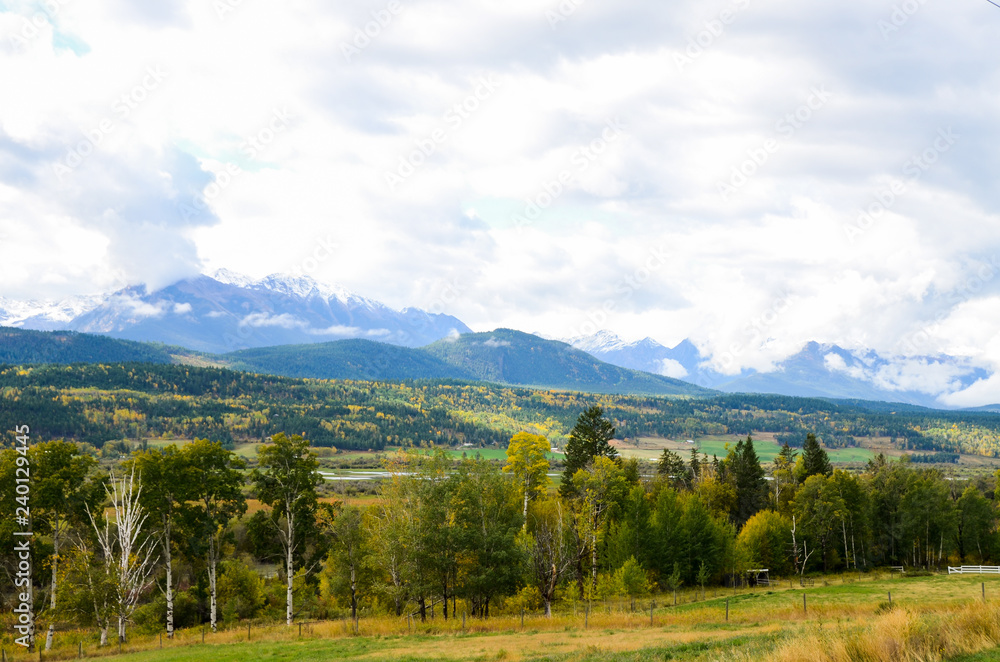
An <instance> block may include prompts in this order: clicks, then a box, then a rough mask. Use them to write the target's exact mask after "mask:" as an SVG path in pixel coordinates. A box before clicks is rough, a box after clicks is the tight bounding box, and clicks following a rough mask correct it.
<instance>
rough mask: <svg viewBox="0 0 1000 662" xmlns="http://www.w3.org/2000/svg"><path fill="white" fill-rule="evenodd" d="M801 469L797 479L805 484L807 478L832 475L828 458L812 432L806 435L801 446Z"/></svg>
mask: <svg viewBox="0 0 1000 662" xmlns="http://www.w3.org/2000/svg"><path fill="white" fill-rule="evenodd" d="M802 469H803V471H802V475H801V476H800V477H799V480H800V481H801V482H805V480H806V478H809V476H815V475H823V476H829V475H830V474H832V473H833V467H832V466H830V458H829V457H828V456H827V454H826V451H825V450H823V448H822V447H821V446H820V445H819V440H818V439H816V435H814V434H813V433H812V432H810V433H809V434H808V435H806V443H805V444H804V445H803V446H802Z"/></svg>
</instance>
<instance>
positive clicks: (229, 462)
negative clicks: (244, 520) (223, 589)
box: [181, 439, 247, 632]
mask: <svg viewBox="0 0 1000 662" xmlns="http://www.w3.org/2000/svg"><path fill="white" fill-rule="evenodd" d="M181 453H182V455H183V456H184V460H185V461H184V465H185V466H186V467H187V473H188V475H189V476H190V479H191V495H190V497H191V500H192V501H193V502H195V503H196V504H197V506H195V507H194V512H193V519H194V521H195V522H197V524H196V526H197V529H198V530H199V531H200V533H201V536H202V537H203V539H204V541H205V542H206V543H207V561H208V588H209V600H210V607H209V621H210V623H211V626H212V632H215V631H216V630H217V629H218V604H219V599H218V572H217V570H218V566H219V553H220V548H221V546H222V542H223V533H224V531H225V529H226V526H227V525H228V524H229V522H230V520H232V519H233V518H234V517H239V516H240V515H242V514H243V513H245V512H246V510H247V501H246V497H244V496H243V490H242V488H243V473H242V470H243V469H244V468H245V467H246V462H244V461H243V460H242V459H241V458H239V457H237V456H236V455H235V454H234V453H232V452H231V451H228V450H226V449H225V448H223V447H222V444H221V443H220V442H214V443H213V442H211V441H209V440H207V439H195V440H194V442H193V443H191V444H189V445H187V446H185V447H184V448H183V450H182V451H181Z"/></svg>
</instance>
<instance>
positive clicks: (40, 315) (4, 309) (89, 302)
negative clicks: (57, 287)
mask: <svg viewBox="0 0 1000 662" xmlns="http://www.w3.org/2000/svg"><path fill="white" fill-rule="evenodd" d="M103 299H104V297H103V296H101V295H84V296H75V297H69V298H66V299H60V300H57V301H55V300H48V299H46V300H30V301H17V300H14V299H6V298H3V297H0V326H20V325H21V323H23V322H25V321H26V320H32V319H36V320H40V321H43V322H49V323H52V324H60V323H66V322H69V321H70V320H72V319H73V318H75V317H77V316H79V315H81V314H83V313H85V312H87V311H88V310H91V309H93V308H96V307H97V306H99V305H100V304H101V302H102V301H103Z"/></svg>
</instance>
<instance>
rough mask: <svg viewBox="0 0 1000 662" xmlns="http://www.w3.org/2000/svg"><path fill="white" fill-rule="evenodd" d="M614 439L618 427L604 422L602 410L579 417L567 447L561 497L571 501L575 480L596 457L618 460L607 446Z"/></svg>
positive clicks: (592, 409) (560, 487) (597, 408)
mask: <svg viewBox="0 0 1000 662" xmlns="http://www.w3.org/2000/svg"><path fill="white" fill-rule="evenodd" d="M614 436H615V427H614V426H613V425H611V422H610V421H609V420H607V419H606V418H604V410H603V409H602V408H601V407H598V406H597V405H595V406H593V407H591V408H589V409H588V410H587V411H585V412H583V413H582V414H580V416H579V418H577V419H576V425H575V426H574V427H573V430H572V431H571V432H570V433H569V441H568V442H567V443H566V468H565V470H564V471H563V479H562V485H560V486H559V493H560V494H562V495H563V496H564V497H569V496H572V495H573V494H574V493H575V489H574V487H573V476H574V475H575V474H576V472H577V471H579V470H580V469H583V468H585V467H586V466H587V465H588V464H589V463H590V462H591V461H592V460H593V459H594V458H595V457H607V458H611V459H612V460H617V459H618V451H616V450H615V448H614V446H612V445H611V444H609V443H608V442H609V441H611V440H612V439H614Z"/></svg>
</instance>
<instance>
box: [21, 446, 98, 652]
mask: <svg viewBox="0 0 1000 662" xmlns="http://www.w3.org/2000/svg"><path fill="white" fill-rule="evenodd" d="M30 454H31V465H32V469H33V473H34V483H35V484H34V488H33V492H32V505H33V508H32V515H33V516H34V521H35V522H36V523H37V524H38V525H39V528H40V529H42V530H44V531H47V532H48V533H49V534H50V535H51V536H52V580H51V581H52V583H51V588H50V590H49V609H50V610H51V613H52V614H53V618H50V619H49V628H48V632H47V633H46V635H45V650H51V649H52V639H53V635H54V633H55V618H54V615H55V613H56V596H57V588H58V586H59V560H60V554H61V550H62V545H63V541H64V538H65V536H66V533H67V532H68V530H69V529H70V528H72V527H73V526H76V525H83V526H86V523H87V515H86V510H85V506H88V505H94V504H95V502H96V501H99V500H100V492H99V491H98V490H99V489H100V488H99V487H97V488H96V489H95V486H94V484H93V483H91V482H89V481H87V480H86V478H87V474H88V473H90V470H91V469H92V468H93V467H94V465H95V464H96V461H95V460H94V459H93V458H91V457H89V456H87V455H81V454H80V452H79V450H78V449H77V447H76V444H73V443H69V442H66V441H61V440H60V441H45V442H41V443H39V444H36V445H35V446H34V447H32V449H31V451H30Z"/></svg>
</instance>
